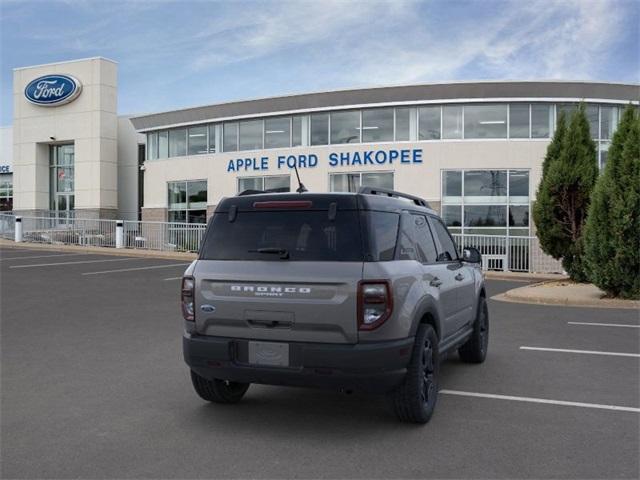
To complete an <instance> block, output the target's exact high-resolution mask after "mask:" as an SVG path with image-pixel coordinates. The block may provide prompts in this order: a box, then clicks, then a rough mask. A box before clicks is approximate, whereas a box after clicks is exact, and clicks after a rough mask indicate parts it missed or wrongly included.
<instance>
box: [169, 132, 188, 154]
mask: <svg viewBox="0 0 640 480" xmlns="http://www.w3.org/2000/svg"><path fill="white" fill-rule="evenodd" d="M186 154H187V129H186V128H176V129H174V130H169V156H170V157H182V156H184V155H186Z"/></svg>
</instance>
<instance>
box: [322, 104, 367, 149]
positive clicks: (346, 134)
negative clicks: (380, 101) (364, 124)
mask: <svg viewBox="0 0 640 480" xmlns="http://www.w3.org/2000/svg"><path fill="white" fill-rule="evenodd" d="M330 115H331V121H330V122H329V123H330V125H331V144H332V145H337V144H341V143H359V142H360V111H359V110H352V111H348V112H332V113H331V114H330Z"/></svg>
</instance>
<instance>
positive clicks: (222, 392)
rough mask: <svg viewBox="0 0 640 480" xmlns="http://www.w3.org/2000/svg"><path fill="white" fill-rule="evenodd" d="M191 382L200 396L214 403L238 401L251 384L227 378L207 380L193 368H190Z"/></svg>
mask: <svg viewBox="0 0 640 480" xmlns="http://www.w3.org/2000/svg"><path fill="white" fill-rule="evenodd" d="M191 383H192V384H193V388H194V390H195V391H196V393H197V394H198V395H199V396H200V398H202V399H203V400H206V401H208V402H214V403H238V402H239V401H240V400H241V399H242V397H243V396H244V394H245V393H247V390H248V389H249V386H250V385H251V384H250V383H237V382H229V381H227V380H218V379H213V380H207V379H206V378H204V377H201V376H200V375H198V374H197V373H195V372H194V371H193V370H191Z"/></svg>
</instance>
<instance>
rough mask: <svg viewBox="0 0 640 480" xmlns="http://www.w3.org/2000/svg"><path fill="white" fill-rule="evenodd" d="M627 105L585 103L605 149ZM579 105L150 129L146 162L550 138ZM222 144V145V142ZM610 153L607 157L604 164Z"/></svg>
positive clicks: (334, 115) (381, 111)
mask: <svg viewBox="0 0 640 480" xmlns="http://www.w3.org/2000/svg"><path fill="white" fill-rule="evenodd" d="M621 108H623V107H619V106H617V105H608V104H602V105H597V104H587V105H586V106H585V110H586V114H587V117H588V121H589V126H590V130H591V135H592V137H593V139H594V140H595V141H597V142H598V143H599V144H600V145H599V146H600V148H599V150H600V151H602V152H606V150H607V148H608V147H607V145H606V143H608V142H609V141H610V140H611V137H612V135H613V132H614V131H615V128H616V126H617V124H618V120H619V117H620V110H621ZM576 109H577V104H576V103H559V104H553V103H527V102H520V103H507V102H505V103H476V104H464V105H462V104H448V105H447V104H443V105H428V106H419V107H396V108H394V107H378V108H363V109H358V110H339V111H333V112H319V113H312V114H306V115H294V116H279V117H268V118H265V119H250V120H243V121H235V122H223V123H211V124H207V125H193V126H191V127H188V128H175V129H170V130H159V131H154V132H149V133H147V160H157V159H163V158H168V157H178V156H184V155H201V154H206V153H215V152H218V151H221V150H222V151H223V152H237V151H249V150H261V149H263V148H264V149H269V148H289V147H296V146H319V145H342V144H357V143H377V142H392V141H417V142H419V141H436V140H479V139H480V140H482V139H494V140H495V139H504V140H506V139H514V140H518V139H549V138H550V137H551V135H552V134H553V130H554V124H555V119H556V118H557V116H558V114H559V113H560V112H565V113H567V114H569V115H570V114H572V113H573V112H574V111H575V110H576ZM220 141H221V143H222V148H219V147H220V146H219V145H216V142H220ZM603 158H605V159H606V153H605V154H601V156H600V163H601V164H603Z"/></svg>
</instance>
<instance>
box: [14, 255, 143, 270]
mask: <svg viewBox="0 0 640 480" xmlns="http://www.w3.org/2000/svg"><path fill="white" fill-rule="evenodd" d="M131 260H138V259H137V258H136V257H127V258H109V259H103V260H80V261H78V262H59V263H37V264H35V265H13V266H12V267H9V268H35V267H55V266H58V265H80V264H82V263H104V262H128V261H131Z"/></svg>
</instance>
